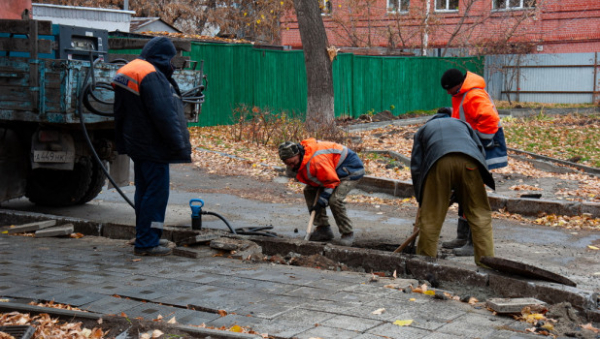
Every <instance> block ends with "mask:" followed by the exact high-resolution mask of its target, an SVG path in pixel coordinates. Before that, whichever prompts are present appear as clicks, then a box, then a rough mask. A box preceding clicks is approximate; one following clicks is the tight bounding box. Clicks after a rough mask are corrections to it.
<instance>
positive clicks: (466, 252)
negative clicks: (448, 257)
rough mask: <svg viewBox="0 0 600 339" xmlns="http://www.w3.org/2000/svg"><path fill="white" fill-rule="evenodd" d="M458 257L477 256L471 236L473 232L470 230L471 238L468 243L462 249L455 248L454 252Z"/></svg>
mask: <svg viewBox="0 0 600 339" xmlns="http://www.w3.org/2000/svg"><path fill="white" fill-rule="evenodd" d="M452 253H454V255H455V256H457V257H472V256H474V255H475V249H474V248H473V237H472V236H471V230H469V237H468V238H467V243H466V244H465V245H464V246H463V247H461V248H455V249H453V250H452Z"/></svg>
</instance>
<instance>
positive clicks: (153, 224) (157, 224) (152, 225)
mask: <svg viewBox="0 0 600 339" xmlns="http://www.w3.org/2000/svg"><path fill="white" fill-rule="evenodd" d="M164 227H165V223H164V222H160V221H153V222H151V223H150V228H158V229H161V230H162V229H163V228H164Z"/></svg>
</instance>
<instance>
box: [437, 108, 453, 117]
mask: <svg viewBox="0 0 600 339" xmlns="http://www.w3.org/2000/svg"><path fill="white" fill-rule="evenodd" d="M437 112H438V113H442V114H448V115H452V107H440V108H438V110H437Z"/></svg>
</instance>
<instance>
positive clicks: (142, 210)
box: [112, 37, 192, 256]
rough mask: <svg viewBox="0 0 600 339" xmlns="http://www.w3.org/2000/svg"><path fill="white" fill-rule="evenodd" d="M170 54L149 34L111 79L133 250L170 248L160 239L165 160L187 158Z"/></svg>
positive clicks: (167, 45) (164, 42)
mask: <svg viewBox="0 0 600 339" xmlns="http://www.w3.org/2000/svg"><path fill="white" fill-rule="evenodd" d="M176 54H177V51H176V49H175V46H174V45H173V43H172V42H171V40H169V39H167V38H165V37H156V38H153V39H152V40H150V41H149V42H148V43H147V44H146V45H145V46H144V48H143V50H142V53H141V54H140V56H139V57H138V58H137V59H135V60H133V61H131V62H130V63H128V64H127V65H125V66H123V67H121V68H120V69H119V70H118V71H117V74H116V75H115V77H114V79H113V82H112V85H113V87H114V89H115V105H114V111H115V130H116V131H115V132H116V144H117V151H118V152H119V153H120V154H128V155H129V157H131V159H132V160H133V164H134V172H135V198H134V203H135V230H136V238H135V248H134V250H133V253H134V254H135V255H149V256H164V255H169V254H171V249H170V248H168V247H166V246H164V245H166V244H167V242H166V241H165V240H161V239H160V238H161V236H162V232H163V226H164V221H165V212H166V210H167V202H168V200H169V164H170V163H184V162H191V160H192V159H191V152H192V151H191V145H190V140H189V138H190V135H189V131H188V129H187V121H186V119H185V116H184V113H183V102H182V100H181V92H180V90H179V86H178V85H177V83H176V82H175V80H174V79H173V78H172V75H173V71H174V70H175V68H174V66H173V64H172V63H171V61H172V59H173V57H174V56H175V55H176Z"/></svg>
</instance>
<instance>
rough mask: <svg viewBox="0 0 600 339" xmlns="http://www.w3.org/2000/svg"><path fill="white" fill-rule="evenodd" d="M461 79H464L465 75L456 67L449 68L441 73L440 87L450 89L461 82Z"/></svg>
mask: <svg viewBox="0 0 600 339" xmlns="http://www.w3.org/2000/svg"><path fill="white" fill-rule="evenodd" d="M463 80H465V75H464V74H462V72H461V71H459V70H457V69H456V68H450V69H449V70H447V71H446V72H444V75H442V87H443V88H444V89H450V88H452V87H454V86H456V85H459V84H460V83H462V82H463Z"/></svg>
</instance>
